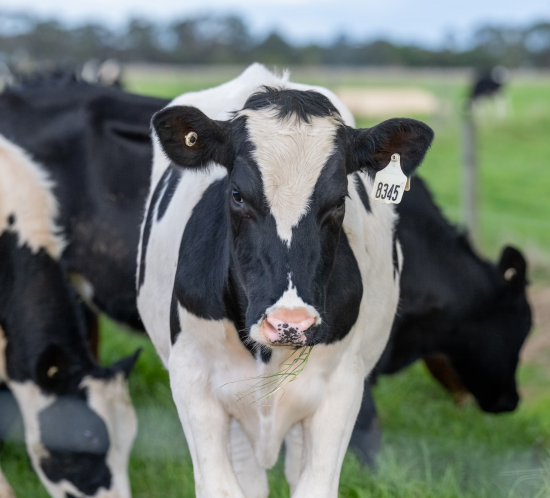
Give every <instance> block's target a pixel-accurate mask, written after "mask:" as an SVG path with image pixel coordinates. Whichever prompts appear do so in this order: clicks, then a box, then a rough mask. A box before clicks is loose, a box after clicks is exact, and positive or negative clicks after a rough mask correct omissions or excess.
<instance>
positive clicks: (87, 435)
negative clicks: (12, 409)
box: [10, 346, 137, 498]
mask: <svg viewBox="0 0 550 498" xmlns="http://www.w3.org/2000/svg"><path fill="white" fill-rule="evenodd" d="M136 359H137V353H136V354H135V355H133V356H131V357H129V358H127V359H125V360H122V361H120V362H119V363H117V364H115V365H113V366H111V367H110V368H101V367H97V368H96V369H95V371H92V372H88V373H87V374H84V375H82V374H76V373H75V372H74V371H73V368H74V365H71V362H70V360H69V358H68V357H67V356H66V355H65V354H64V353H63V351H62V350H61V349H60V348H58V347H56V346H50V347H48V348H46V350H45V351H44V353H42V355H41V357H40V361H39V364H38V367H37V368H38V371H37V379H38V382H37V384H35V383H33V382H31V381H27V382H24V383H18V382H10V388H11V389H12V391H13V392H14V395H15V396H16V398H17V400H18V402H19V405H20V407H21V409H22V412H23V417H24V420H25V437H26V442H27V449H28V452H29V455H30V456H31V460H32V463H33V466H34V468H35V470H36V472H37V473H38V475H39V476H40V478H41V481H42V482H43V484H44V485H45V486H46V488H47V490H48V492H49V494H50V495H51V496H52V497H54V498H66V497H67V496H70V497H75V498H76V497H78V498H81V497H94V498H130V496H131V492H130V485H129V482H128V477H127V466H128V458H129V454H130V450H131V447H132V444H133V440H134V438H135V435H136V431H137V421H136V415H135V412H134V409H133V407H132V403H131V401H130V396H129V393H128V385H127V376H128V375H129V373H130V370H131V369H132V367H133V365H134V363H135V361H136ZM78 379H80V380H78Z"/></svg>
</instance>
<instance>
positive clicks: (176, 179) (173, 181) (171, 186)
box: [157, 166, 181, 221]
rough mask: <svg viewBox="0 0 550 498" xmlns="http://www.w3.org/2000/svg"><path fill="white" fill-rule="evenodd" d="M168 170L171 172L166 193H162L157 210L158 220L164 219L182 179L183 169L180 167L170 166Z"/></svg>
mask: <svg viewBox="0 0 550 498" xmlns="http://www.w3.org/2000/svg"><path fill="white" fill-rule="evenodd" d="M168 171H169V172H170V173H169V176H168V178H167V180H166V189H165V190H164V193H163V194H162V199H161V200H160V202H159V207H158V210H157V221H160V220H162V218H163V217H164V215H165V214H166V210H167V209H168V206H169V205H170V202H171V201H172V197H174V194H175V193H176V189H177V188H178V185H179V183H180V179H181V170H179V169H178V168H176V167H174V166H170V167H169V168H168Z"/></svg>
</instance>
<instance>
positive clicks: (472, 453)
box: [0, 72, 550, 498]
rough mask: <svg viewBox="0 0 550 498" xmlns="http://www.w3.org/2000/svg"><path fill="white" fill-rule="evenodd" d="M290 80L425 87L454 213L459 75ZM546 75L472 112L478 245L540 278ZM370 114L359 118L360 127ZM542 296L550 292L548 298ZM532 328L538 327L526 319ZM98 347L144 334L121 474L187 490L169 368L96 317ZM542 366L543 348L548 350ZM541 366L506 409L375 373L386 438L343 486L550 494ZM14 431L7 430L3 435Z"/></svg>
mask: <svg viewBox="0 0 550 498" xmlns="http://www.w3.org/2000/svg"><path fill="white" fill-rule="evenodd" d="M234 75H235V74H226V73H223V74H215V72H214V73H208V74H206V75H204V76H203V77H201V76H200V74H199V75H197V74H193V75H190V76H189V77H188V78H186V77H185V75H183V74H182V75H180V76H177V75H172V76H164V77H158V76H155V74H149V75H140V76H139V77H135V78H134V79H132V78H130V79H129V84H130V88H131V89H133V90H134V91H139V92H142V93H147V94H153V95H161V96H165V97H172V96H174V95H177V94H179V93H182V92H183V91H189V90H196V89H200V88H204V87H207V86H211V85H215V84H217V83H220V82H222V81H224V80H226V79H227V78H229V77H232V76H234ZM295 79H296V80H300V81H305V82H311V83H316V84H325V85H327V86H331V87H333V88H338V87H339V86H377V87H380V86H385V87H387V86H408V87H417V88H425V89H429V90H431V91H433V92H434V93H435V94H436V95H437V96H438V97H439V98H440V99H442V101H444V102H445V109H446V111H445V112H444V113H441V114H440V115H434V116H429V117H425V116H418V117H419V118H421V119H424V120H425V121H427V122H428V123H429V124H430V125H431V126H432V127H433V128H434V130H435V131H436V140H435V143H434V145H433V147H432V149H431V151H430V152H429V154H428V157H427V159H426V162H425V164H424V165H423V167H422V169H421V173H420V174H421V176H423V177H424V178H425V179H426V180H427V181H428V182H429V184H430V185H431V187H432V189H433V190H434V192H435V195H436V199H437V201H438V202H439V203H440V204H441V205H442V207H443V208H444V210H445V212H446V213H447V215H448V216H449V217H450V218H451V219H453V220H455V221H459V220H460V199H459V197H460V196H459V191H460V190H459V189H460V169H459V167H460V155H459V143H460V139H459V130H460V126H459V119H458V109H459V107H460V98H461V96H462V95H463V93H464V81H460V80H458V79H452V78H436V77H426V78H420V77H414V78H412V77H411V78H407V79H406V80H405V82H404V79H403V78H390V77H388V76H381V77H377V78H372V79H369V78H366V77H362V76H358V75H351V76H342V77H341V78H340V79H338V78H336V77H335V76H334V75H330V77H329V75H326V76H323V74H322V73H316V74H314V75H311V74H310V75H304V77H303V78H300V76H299V75H297V76H296V77H295ZM548 83H550V81H547V82H541V81H539V80H532V81H529V80H525V81H517V82H515V83H514V82H512V84H511V86H510V88H509V100H510V102H511V106H512V109H513V112H511V113H509V114H508V116H507V117H506V118H504V119H497V118H496V117H495V116H492V115H491V113H490V112H489V111H487V112H484V113H483V115H482V116H480V126H479V130H480V164H481V180H482V202H481V222H482V243H481V249H482V252H483V253H484V254H485V255H487V256H489V257H495V256H496V255H497V254H498V251H499V249H500V247H501V246H502V245H503V244H504V243H514V244H515V245H517V246H519V247H521V248H523V249H525V250H526V251H527V253H528V255H529V258H530V261H531V262H532V267H533V271H532V278H533V279H534V280H536V281H537V282H539V283H542V284H544V283H545V282H547V281H548V280H547V279H548V277H549V275H550V272H549V271H548V268H549V266H550V264H549V261H550V193H549V192H548V190H550V164H549V158H550V140H549V137H550V85H549V84H548ZM371 123H374V120H372V119H369V120H359V123H358V124H359V125H361V126H368V125H370V124H371ZM549 306H550V303H549ZM535 333H536V331H535ZM102 339H103V340H102V351H101V354H102V359H103V361H104V362H105V363H110V362H112V361H114V360H116V359H118V358H120V357H121V356H123V355H125V354H129V353H131V352H132V351H133V350H134V349H135V348H136V347H138V346H141V347H143V348H144V352H143V354H142V356H141V358H140V360H139V362H138V364H137V367H136V370H135V372H134V374H133V375H132V377H131V391H132V398H133V401H134V404H135V406H136V409H137V411H138V417H139V422H140V429H139V435H138V439H137V442H136V445H135V447H134V451H133V454H132V460H131V465H130V476H131V481H132V488H133V495H134V497H135V498H157V497H158V498H172V497H174V498H175V497H191V496H193V495H194V487H193V474H192V465H191V462H190V458H189V455H188V452H187V447H186V443H185V439H184V437H183V432H182V430H181V427H180V424H179V421H178V418H177V414H176V411H175V408H174V405H173V402H172V398H171V394H170V390H169V387H168V378H167V374H166V372H165V371H164V370H163V368H162V367H161V365H160V361H159V360H158V358H157V357H156V353H155V352H154V349H153V347H152V346H151V344H150V343H149V342H148V340H147V339H146V338H145V337H140V336H136V335H131V334H129V333H127V332H125V331H122V330H120V329H119V328H117V327H116V326H115V325H114V324H112V323H111V322H108V321H107V320H104V321H103V323H102ZM548 366H550V356H549V363H548ZM549 371H550V368H544V365H540V363H527V364H523V365H522V366H521V368H520V371H519V384H520V390H521V392H522V395H523V402H522V404H521V406H520V408H519V409H518V410H517V411H516V412H515V413H512V414H507V415H499V416H492V415H486V414H484V413H482V412H480V410H479V409H477V407H476V406H475V405H474V404H473V403H467V404H466V406H464V407H461V408H459V407H457V406H455V405H454V403H453V401H452V399H451V398H450V396H449V395H448V394H447V393H446V392H445V391H444V390H443V389H442V388H440V387H439V386H438V385H437V384H436V383H435V382H434V381H433V380H432V379H431V378H430V377H429V375H428V374H427V373H426V371H425V370H424V367H423V366H422V365H420V364H417V365H414V366H413V367H411V368H409V369H408V370H406V371H404V372H402V373H400V374H398V375H396V376H393V377H385V378H383V379H381V381H380V382H379V384H378V385H377V387H376V388H375V391H374V395H375V398H376V402H377V405H378V409H379V414H380V419H381V425H382V431H383V449H382V451H381V454H380V458H379V462H378V469H377V471H376V472H372V471H369V470H368V469H365V468H362V467H361V466H360V465H359V464H358V463H357V461H356V460H355V459H354V458H353V457H352V456H351V455H349V456H348V457H347V459H346V462H345V464H344V468H343V472H342V479H341V487H340V495H341V496H342V497H350V498H359V497H365V498H366V497H372V498H519V497H521V498H548V497H550V389H549V387H550V378H549V374H548V372H549ZM16 438H17V434H16V435H15V436H14V439H16ZM0 463H1V465H2V468H3V469H4V472H5V474H6V476H7V478H8V479H9V480H10V482H11V483H12V485H13V487H14V489H15V490H16V492H17V493H18V496H19V497H20V498H42V497H47V494H46V493H45V491H44V490H43V488H42V487H41V485H40V483H39V481H38V479H37V477H36V476H35V475H34V473H33V472H32V470H31V469H30V467H29V463H28V459H27V457H26V454H25V451H24V448H23V447H22V446H21V445H20V444H19V443H18V442H17V441H13V442H9V443H8V444H7V445H6V446H5V447H4V450H3V453H2V455H1V460H0ZM270 483H271V489H272V492H271V496H273V497H277V498H279V497H287V496H289V492H288V487H287V486H286V484H285V482H284V478H283V472H282V466H281V462H280V463H279V465H278V466H277V467H276V468H275V469H274V470H272V471H271V472H270Z"/></svg>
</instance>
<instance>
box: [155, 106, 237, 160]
mask: <svg viewBox="0 0 550 498" xmlns="http://www.w3.org/2000/svg"><path fill="white" fill-rule="evenodd" d="M152 123H153V127H154V128H155V131H156V132H157V135H158V138H159V141H160V143H161V144H162V149H163V150H164V152H165V154H166V156H167V157H168V158H169V159H170V160H171V161H173V162H174V163H175V164H177V165H178V166H181V167H185V168H202V167H204V166H207V165H208V164H209V163H210V162H211V161H214V162H216V163H218V164H222V165H227V164H230V163H231V162H232V161H231V153H232V150H233V149H232V143H231V140H230V137H229V133H228V125H227V122H226V121H215V120H213V119H210V118H209V117H208V116H206V114H204V113H203V112H202V111H200V110H199V109H197V108H196V107H191V106H170V107H166V108H165V109H163V110H162V111H159V112H157V113H156V114H155V115H154V116H153V121H152ZM190 132H195V133H196V134H197V140H196V142H195V143H194V144H193V145H192V146H188V145H187V144H186V143H185V137H186V136H187V134H188V133H190Z"/></svg>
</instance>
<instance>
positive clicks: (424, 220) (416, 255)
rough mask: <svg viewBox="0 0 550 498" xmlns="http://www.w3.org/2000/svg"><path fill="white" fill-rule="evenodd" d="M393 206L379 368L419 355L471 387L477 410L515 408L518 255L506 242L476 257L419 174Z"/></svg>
mask: <svg viewBox="0 0 550 498" xmlns="http://www.w3.org/2000/svg"><path fill="white" fill-rule="evenodd" d="M412 192H414V194H412ZM397 212H398V214H399V223H398V224H397V238H398V239H399V242H400V243H401V246H402V248H403V254H404V255H405V257H404V264H403V271H402V273H401V299H400V305H399V311H398V313H397V317H396V319H395V322H394V325H393V329H392V335H391V340H390V341H389V343H388V346H387V348H386V351H385V352H384V355H383V356H382V359H381V360H380V364H379V365H378V368H377V371H378V372H380V373H394V372H397V371H398V370H400V369H402V368H404V367H406V366H407V365H410V364H411V363H413V362H414V361H416V360H418V359H420V358H424V359H426V360H427V362H428V366H429V367H430V369H431V370H432V371H433V373H434V374H435V375H436V376H437V377H439V378H440V379H441V380H442V382H443V383H444V384H445V385H446V386H447V387H449V388H450V389H452V390H455V391H456V390H458V391H461V392H470V393H472V394H473V395H474V396H475V398H476V400H477V402H478V403H479V406H480V407H481V409H482V410H484V411H486V412H492V413H498V412H505V411H512V410H514V409H515V408H516V406H517V403H518V400H519V396H518V393H517V386H516V379H515V374H516V369H517V365H518V361H519V353H520V350H521V347H522V345H523V343H524V341H525V339H526V338H527V335H528V333H529V330H530V329H531V309H530V307H529V303H528V302H527V296H526V285H527V263H526V261H525V259H524V257H523V256H522V254H521V253H520V252H519V251H518V250H517V249H514V248H512V247H505V248H504V249H503V251H502V255H501V257H500V259H499V261H498V262H497V263H491V262H488V261H484V260H482V259H481V258H480V257H479V256H478V255H477V254H476V253H475V252H474V251H473V250H472V248H471V247H470V245H469V243H468V241H467V239H466V238H465V237H464V235H462V234H460V233H459V232H458V231H457V230H456V228H454V227H453V226H451V225H450V224H449V222H448V221H447V220H446V219H445V218H444V216H443V215H442V214H441V211H440V210H439V209H438V208H437V206H436V205H435V203H434V202H433V199H432V196H431V195H430V192H429V190H428V189H427V187H426V185H425V184H424V182H423V181H422V180H420V179H419V178H416V177H414V178H413V179H412V182H411V194H410V195H407V196H405V197H404V198H403V202H402V203H401V204H400V205H399V206H398V208H397Z"/></svg>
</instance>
